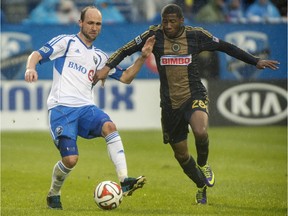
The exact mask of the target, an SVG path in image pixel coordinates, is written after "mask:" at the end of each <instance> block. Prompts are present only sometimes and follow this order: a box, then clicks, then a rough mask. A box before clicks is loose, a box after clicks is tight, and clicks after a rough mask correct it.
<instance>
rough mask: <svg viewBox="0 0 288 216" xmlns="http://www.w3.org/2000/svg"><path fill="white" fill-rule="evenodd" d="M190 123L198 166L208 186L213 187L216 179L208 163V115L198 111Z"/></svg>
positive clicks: (192, 116) (194, 113)
mask: <svg viewBox="0 0 288 216" xmlns="http://www.w3.org/2000/svg"><path fill="white" fill-rule="evenodd" d="M189 123H190V126H191V129H192V131H193V134H194V137H195V144H196V150H197V164H198V166H199V168H200V170H201V172H202V173H203V175H204V177H205V182H206V185H207V186H208V187H212V186H213V185H214V183H215V177H214V173H213V171H212V170H211V167H210V166H209V164H208V162H207V161H208V154H209V139H208V132H207V130H208V114H207V113H206V112H203V111H202V110H196V111H194V112H193V113H192V115H191V118H190V121H189Z"/></svg>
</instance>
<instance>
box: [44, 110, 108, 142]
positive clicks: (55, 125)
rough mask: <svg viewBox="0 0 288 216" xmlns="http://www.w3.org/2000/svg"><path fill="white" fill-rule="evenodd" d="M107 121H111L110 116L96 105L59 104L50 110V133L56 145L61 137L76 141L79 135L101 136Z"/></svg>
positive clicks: (88, 137)
mask: <svg viewBox="0 0 288 216" xmlns="http://www.w3.org/2000/svg"><path fill="white" fill-rule="evenodd" d="M105 122H111V119H110V117H109V116H108V115H107V114H106V113H105V112H103V111H102V110H101V109H99V108H98V107H97V106H94V105H90V106H83V107H66V106H57V107H54V108H52V109H50V110H49V126H50V133H51V136H52V138H53V140H54V143H55V144H56V145H57V142H58V140H59V137H66V138H70V139H72V140H75V141H76V140H77V136H81V137H83V138H86V139H91V138H95V137H101V136H102V135H101V132H102V126H103V124H104V123H105ZM75 144H76V142H75Z"/></svg>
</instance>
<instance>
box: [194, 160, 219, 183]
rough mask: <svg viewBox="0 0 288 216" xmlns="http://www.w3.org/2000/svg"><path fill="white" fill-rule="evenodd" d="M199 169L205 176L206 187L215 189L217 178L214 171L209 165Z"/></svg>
mask: <svg viewBox="0 0 288 216" xmlns="http://www.w3.org/2000/svg"><path fill="white" fill-rule="evenodd" d="M198 167H199V169H200V171H201V173H202V174H203V177H204V181H205V183H206V185H207V186H208V187H213V185H214V184H215V177H214V173H213V171H212V170H211V167H210V166H209V165H208V164H206V165H204V166H203V167H201V166H198Z"/></svg>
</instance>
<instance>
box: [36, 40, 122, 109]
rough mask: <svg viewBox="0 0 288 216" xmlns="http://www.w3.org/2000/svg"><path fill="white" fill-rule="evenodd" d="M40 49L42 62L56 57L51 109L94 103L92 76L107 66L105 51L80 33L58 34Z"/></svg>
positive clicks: (50, 102) (49, 100)
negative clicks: (84, 38)
mask: <svg viewBox="0 0 288 216" xmlns="http://www.w3.org/2000/svg"><path fill="white" fill-rule="evenodd" d="M38 51H39V53H40V54H41V56H42V58H43V59H42V60H41V61H40V63H43V62H46V61H52V60H55V61H54V65H53V83H52V88H51V91H50V94H49V97H48V99H47V106H48V109H51V108H53V107H55V106H58V105H63V106H68V107H80V106H85V105H91V104H94V99H93V98H94V95H93V91H92V77H93V75H94V73H95V71H96V70H100V69H101V68H103V67H104V65H105V63H106V61H107V59H108V56H107V54H106V53H104V52H103V51H102V50H100V49H97V48H96V47H94V46H91V47H87V46H86V45H85V44H84V43H83V42H82V41H81V39H80V38H79V37H78V36H77V35H59V36H58V37H55V38H53V39H52V40H50V41H49V42H48V43H46V44H45V45H44V46H43V47H41V48H40V49H39V50H38ZM118 77H119V75H118Z"/></svg>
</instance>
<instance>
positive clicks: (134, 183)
mask: <svg viewBox="0 0 288 216" xmlns="http://www.w3.org/2000/svg"><path fill="white" fill-rule="evenodd" d="M145 183H146V177H145V176H139V177H138V178H130V177H129V178H125V179H124V182H121V183H120V184H121V188H122V192H123V196H131V195H132V193H133V192H134V191H135V190H137V189H138V188H142V187H143V185H144V184H145Z"/></svg>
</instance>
